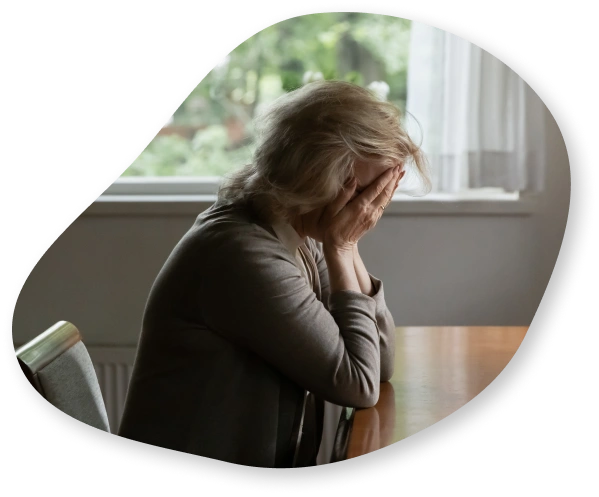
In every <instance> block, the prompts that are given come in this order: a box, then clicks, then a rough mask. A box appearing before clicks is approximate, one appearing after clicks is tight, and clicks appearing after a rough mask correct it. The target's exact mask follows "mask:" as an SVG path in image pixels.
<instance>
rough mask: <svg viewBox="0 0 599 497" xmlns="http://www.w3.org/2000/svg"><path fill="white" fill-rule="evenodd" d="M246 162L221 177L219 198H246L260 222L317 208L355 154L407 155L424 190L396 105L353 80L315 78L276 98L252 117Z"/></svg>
mask: <svg viewBox="0 0 599 497" xmlns="http://www.w3.org/2000/svg"><path fill="white" fill-rule="evenodd" d="M255 125H256V130H257V134H256V140H257V142H256V144H257V148H256V151H255V153H254V157H253V161H252V163H251V164H248V165H246V166H245V167H243V168H241V169H240V170H238V171H235V172H234V173H232V174H230V175H228V176H226V177H225V179H224V181H223V183H222V184H221V187H220V188H219V191H218V197H219V199H226V200H229V201H234V202H238V201H242V202H250V203H251V204H252V205H253V207H254V208H255V210H256V212H257V213H258V214H259V215H260V216H261V217H262V218H263V219H265V220H266V221H269V222H271V223H272V222H276V221H289V220H290V219H292V218H293V217H294V216H297V215H301V214H304V213H306V212H310V211H311V210H314V209H317V208H319V207H323V206H325V205H327V204H329V203H330V202H332V200H333V199H334V198H335V197H336V196H337V195H338V193H339V191H340V190H341V188H342V187H343V185H344V183H345V181H346V180H347V179H349V178H350V177H351V176H352V175H353V166H354V164H355V162H356V161H357V160H365V161H369V162H377V163H379V164H388V165H389V167H391V166H393V165H396V164H397V163H404V162H405V161H407V160H411V163H412V164H413V166H414V169H415V171H416V172H417V173H418V175H419V176H420V177H421V179H422V182H423V185H424V187H425V189H427V190H430V179H429V173H428V167H427V163H426V160H425V157H424V154H423V153H422V152H421V150H420V147H419V146H418V145H416V144H415V143H414V142H413V141H412V140H411V139H410V137H409V136H408V134H407V132H406V131H405V130H404V129H403V128H402V126H401V124H400V111H399V109H397V108H396V107H395V106H394V105H393V104H391V103H389V102H384V101H381V100H379V99H378V98H377V97H376V95H375V94H374V93H373V92H372V91H370V90H367V89H365V88H362V87H360V86H357V85H354V84H351V83H347V82H343V81H315V82H312V83H308V84H306V85H305V86H303V87H301V88H299V89H297V90H294V91H292V92H290V93H287V94H285V95H283V96H281V97H280V98H278V99H277V100H276V101H275V102H274V103H273V104H272V105H271V106H270V107H269V108H268V109H267V110H266V112H265V113H263V114H262V115H261V116H260V117H259V118H258V119H257V120H256V122H255Z"/></svg>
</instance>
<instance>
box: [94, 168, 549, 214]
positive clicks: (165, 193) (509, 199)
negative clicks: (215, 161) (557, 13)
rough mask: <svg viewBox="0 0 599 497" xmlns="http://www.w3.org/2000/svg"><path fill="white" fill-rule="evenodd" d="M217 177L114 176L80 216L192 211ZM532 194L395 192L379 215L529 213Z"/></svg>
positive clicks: (212, 194) (209, 195) (208, 199)
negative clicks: (425, 193) (112, 180)
mask: <svg viewBox="0 0 599 497" xmlns="http://www.w3.org/2000/svg"><path fill="white" fill-rule="evenodd" d="M221 180H222V178H221V177H218V176H206V177H202V178H198V177H170V176H163V177H160V176H157V177H146V176H135V177H133V176H131V177H124V178H123V177H122V178H119V179H117V180H116V181H115V182H114V183H113V184H112V185H111V186H110V187H108V188H107V189H106V191H105V192H104V193H103V194H102V195H101V196H100V197H98V199H96V201H95V202H94V203H93V204H92V205H91V206H90V207H89V208H88V209H87V210H86V211H85V212H84V215H110V216H111V215H150V216H188V215H193V214H195V215H197V214H199V213H200V212H202V211H203V210H205V209H207V208H208V207H210V205H212V204H213V203H214V202H215V201H216V198H217V197H216V194H217V190H218V186H219V184H220V182H221ZM537 204H538V195H537V194H529V193H526V194H523V193H520V192H514V193H507V192H501V191H498V190H492V189H473V190H470V191H466V192H463V193H460V194H450V193H429V194H428V195H426V196H424V197H411V196H408V195H405V194H401V193H397V194H395V195H394V197H393V199H392V201H391V203H390V205H389V206H388V207H387V208H386V209H385V212H384V215H385V216H396V215H400V216H405V215H410V216H411V215H483V216H485V215H530V214H532V213H534V212H535V210H536V206H537Z"/></svg>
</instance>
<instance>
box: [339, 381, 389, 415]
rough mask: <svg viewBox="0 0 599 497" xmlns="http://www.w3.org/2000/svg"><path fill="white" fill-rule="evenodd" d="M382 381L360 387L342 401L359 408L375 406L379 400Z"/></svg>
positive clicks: (344, 403)
mask: <svg viewBox="0 0 599 497" xmlns="http://www.w3.org/2000/svg"><path fill="white" fill-rule="evenodd" d="M379 393H380V383H378V382H377V383H375V384H374V385H372V386H371V387H370V388H363V389H360V391H358V392H354V393H353V395H349V396H348V397H347V398H346V399H345V401H344V402H343V403H342V405H344V406H345V407H355V408H357V409H366V408H368V407H374V406H375V405H376V403H377V402H378V401H379Z"/></svg>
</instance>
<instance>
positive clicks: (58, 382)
mask: <svg viewBox="0 0 599 497" xmlns="http://www.w3.org/2000/svg"><path fill="white" fill-rule="evenodd" d="M16 354H17V359H18V361H19V364H20V365H21V369H22V370H23V373H25V376H26V377H27V379H28V380H29V381H30V383H31V384H32V385H33V387H34V388H35V389H36V390H37V391H38V392H39V393H40V394H41V395H42V397H44V398H45V399H46V400H47V401H48V402H50V404H52V405H53V406H55V407H56V408H58V409H60V410H61V411H62V412H64V413H66V414H68V415H69V416H72V417H73V418H75V419H77V420H79V421H82V422H83V423H86V424H88V425H90V426H93V427H95V428H99V429H100V430H104V431H108V432H110V426H109V424H108V416H107V414H106V407H105V406H104V400H103V399H102V392H101V391H100V385H99V384H98V378H97V376H96V371H95V370H94V365H93V363H92V361H91V358H90V357H89V353H88V352H87V349H86V348H85V345H83V342H82V341H81V334H80V333H79V330H78V329H77V328H76V327H75V326H74V325H73V324H71V323H68V322H66V321H59V322H58V323H56V324H55V325H54V326H52V327H51V328H49V329H47V330H46V331H44V332H43V333H42V334H41V335H38V336H37V337H36V338H34V339H33V340H31V341H30V342H29V343H27V344H25V345H23V346H22V347H20V348H19V349H17V351H16Z"/></svg>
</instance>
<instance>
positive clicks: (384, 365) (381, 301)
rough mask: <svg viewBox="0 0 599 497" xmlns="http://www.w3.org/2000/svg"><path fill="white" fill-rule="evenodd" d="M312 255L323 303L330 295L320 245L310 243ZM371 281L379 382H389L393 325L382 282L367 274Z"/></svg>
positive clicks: (393, 353)
mask: <svg viewBox="0 0 599 497" xmlns="http://www.w3.org/2000/svg"><path fill="white" fill-rule="evenodd" d="M311 245H312V255H313V256H314V259H315V261H316V266H317V268H318V275H319V277H320V286H321V292H322V300H323V302H327V301H328V298H329V294H330V286H329V272H328V269H327V263H326V260H325V258H324V255H323V252H322V246H321V244H320V243H318V242H315V241H312V242H311ZM368 274H369V276H370V280H371V281H372V286H373V291H374V294H373V295H372V299H373V300H374V302H375V318H376V324H377V328H378V336H379V348H380V355H381V357H380V360H381V370H380V371H381V376H380V381H389V380H390V379H391V377H392V376H393V370H394V365H395V323H394V321H393V316H392V315H391V311H389V309H388V308H387V304H386V302H385V290H384V288H383V282H382V281H381V280H379V279H378V278H376V277H374V276H373V275H372V274H370V273H368Z"/></svg>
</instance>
